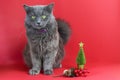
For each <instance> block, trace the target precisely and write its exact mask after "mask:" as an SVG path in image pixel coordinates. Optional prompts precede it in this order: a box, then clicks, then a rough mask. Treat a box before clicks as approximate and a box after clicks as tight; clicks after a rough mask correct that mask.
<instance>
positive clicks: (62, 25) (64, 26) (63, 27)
mask: <svg viewBox="0 0 120 80" xmlns="http://www.w3.org/2000/svg"><path fill="white" fill-rule="evenodd" d="M56 21H57V24H58V32H59V34H60V36H61V38H62V40H63V44H65V43H66V42H67V41H68V39H69V37H70V35H71V29H70V25H69V24H68V23H67V22H65V21H64V20H61V19H56Z"/></svg>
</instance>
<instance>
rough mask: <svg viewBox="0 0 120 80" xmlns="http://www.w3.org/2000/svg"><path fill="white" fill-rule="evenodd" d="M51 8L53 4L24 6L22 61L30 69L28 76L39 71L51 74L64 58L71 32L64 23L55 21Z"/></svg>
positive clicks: (58, 20)
mask: <svg viewBox="0 0 120 80" xmlns="http://www.w3.org/2000/svg"><path fill="white" fill-rule="evenodd" d="M53 6H54V4H53V3H51V4H49V5H36V6H27V5H24V9H25V11H26V19H25V26H26V27H25V28H26V35H27V40H28V44H27V45H26V48H25V51H24V60H25V63H26V64H27V66H28V67H30V70H29V74H30V75H37V74H39V73H40V71H41V69H43V72H44V74H47V75H50V74H52V73H53V68H59V67H60V66H61V60H62V59H63V57H64V44H65V43H66V42H67V41H68V39H69V36H70V32H71V30H70V28H69V25H68V24H67V23H66V22H65V21H63V20H60V19H55V17H54V15H53V13H52V12H53Z"/></svg>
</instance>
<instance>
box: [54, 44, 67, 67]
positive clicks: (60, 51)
mask: <svg viewBox="0 0 120 80" xmlns="http://www.w3.org/2000/svg"><path fill="white" fill-rule="evenodd" d="M64 55H65V52H64V46H63V44H62V43H60V44H59V49H58V52H57V55H56V58H55V62H54V65H53V68H61V67H62V64H61V61H62V59H63V57H64Z"/></svg>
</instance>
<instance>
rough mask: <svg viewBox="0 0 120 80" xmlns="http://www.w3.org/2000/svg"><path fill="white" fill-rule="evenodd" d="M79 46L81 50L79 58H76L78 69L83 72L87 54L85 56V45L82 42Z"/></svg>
mask: <svg viewBox="0 0 120 80" xmlns="http://www.w3.org/2000/svg"><path fill="white" fill-rule="evenodd" d="M79 46H80V50H79V53H78V56H77V58H76V62H77V65H78V69H82V70H83V69H84V65H85V64H86V59H85V54H84V49H83V46H84V44H83V43H82V42H80V43H79Z"/></svg>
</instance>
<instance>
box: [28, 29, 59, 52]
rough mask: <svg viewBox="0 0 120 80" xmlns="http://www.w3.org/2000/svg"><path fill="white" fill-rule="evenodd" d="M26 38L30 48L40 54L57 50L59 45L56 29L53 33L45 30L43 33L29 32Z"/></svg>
mask: <svg viewBox="0 0 120 80" xmlns="http://www.w3.org/2000/svg"><path fill="white" fill-rule="evenodd" d="M27 37H28V44H29V45H30V47H33V48H34V49H35V51H38V52H41V53H44V52H46V51H48V50H51V51H52V50H54V49H57V47H58V45H59V33H58V31H57V29H55V30H53V31H48V30H47V29H46V31H45V32H36V31H33V30H31V31H28V32H27Z"/></svg>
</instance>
